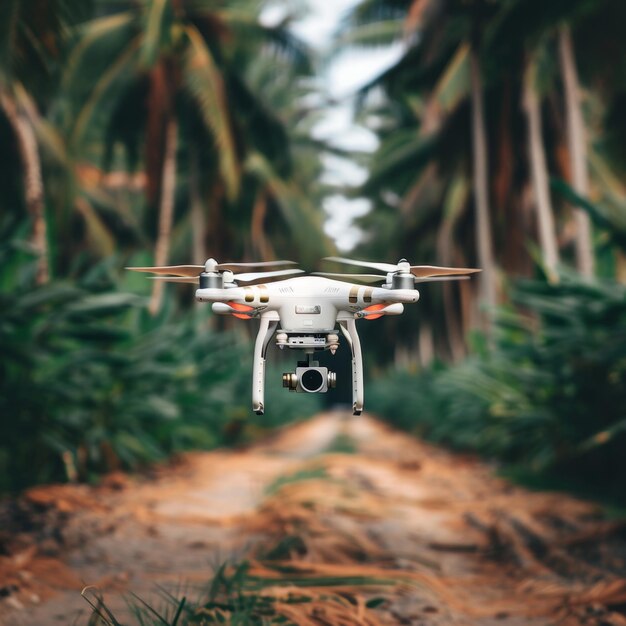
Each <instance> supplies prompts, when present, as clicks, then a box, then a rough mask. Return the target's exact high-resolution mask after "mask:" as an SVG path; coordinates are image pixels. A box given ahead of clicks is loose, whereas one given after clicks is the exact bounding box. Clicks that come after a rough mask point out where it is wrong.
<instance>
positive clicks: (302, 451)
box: [0, 413, 626, 626]
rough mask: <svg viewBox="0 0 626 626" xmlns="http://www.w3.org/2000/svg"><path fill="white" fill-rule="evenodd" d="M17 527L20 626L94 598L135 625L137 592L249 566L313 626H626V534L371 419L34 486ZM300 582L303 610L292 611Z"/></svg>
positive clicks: (12, 556)
mask: <svg viewBox="0 0 626 626" xmlns="http://www.w3.org/2000/svg"><path fill="white" fill-rule="evenodd" d="M4 515H5V517H7V516H8V518H10V524H11V525H13V526H14V527H15V526H17V525H20V524H21V525H22V526H23V527H25V530H26V531H27V532H24V533H22V534H15V532H14V533H5V536H4V537H3V536H2V534H0V547H2V545H4V546H5V552H6V553H7V554H5V556H0V623H2V624H6V625H10V626H31V625H32V626H35V625H37V626H48V625H50V626H53V625H59V624H61V625H66V624H67V625H70V624H79V625H80V624H86V623H87V621H88V616H89V615H90V610H89V607H88V605H87V604H86V602H85V600H84V599H83V598H81V596H80V593H79V592H80V589H81V588H82V587H84V586H85V585H94V586H96V587H97V588H98V589H100V590H102V592H103V594H104V597H105V600H106V602H107V605H108V606H109V607H110V608H111V609H112V610H113V611H114V612H115V614H116V616H117V617H118V619H119V620H120V621H121V622H123V623H125V624H135V623H136V622H134V621H133V620H132V618H131V617H130V614H129V611H128V609H127V606H126V603H125V601H124V599H123V593H124V592H128V591H129V590H132V591H133V592H135V593H137V594H139V595H140V596H141V597H142V598H145V599H148V600H149V601H150V602H151V603H153V602H157V600H156V599H155V597H156V596H155V589H156V586H157V585H160V586H161V587H162V588H165V589H168V590H170V591H171V592H172V593H174V595H180V593H179V592H180V591H181V589H183V588H184V589H186V590H187V595H188V596H189V597H194V596H195V595H199V594H200V592H199V590H197V589H196V587H202V586H204V587H206V585H207V584H208V582H209V581H210V579H211V578H212V572H214V571H215V570H216V569H217V568H218V567H219V565H220V564H222V563H223V562H225V561H229V562H233V563H236V562H240V561H242V560H243V559H246V560H248V561H249V562H250V574H251V575H252V576H255V577H256V578H255V580H260V579H261V578H263V579H264V580H266V589H265V591H264V594H265V595H266V596H271V597H272V598H273V599H274V600H273V601H274V603H275V608H274V609H273V610H277V611H279V612H281V611H282V613H281V614H282V615H285V616H288V617H290V618H291V619H292V621H293V622H294V623H298V624H364V625H367V624H372V625H374V624H423V625H427V624H428V625H430V624H433V625H434V624H437V625H439V624H441V625H448V624H484V625H490V624H507V625H512V626H513V625H518V624H596V625H598V626H600V625H608V624H616V625H618V624H626V564H625V559H626V532H625V531H624V526H623V525H622V524H618V523H614V522H607V521H605V520H604V519H603V517H602V514H601V511H600V510H599V509H598V508H597V507H595V506H594V505H591V504H588V503H584V502H580V501H577V500H575V499H573V498H570V497H568V496H564V495H562V494H550V493H532V492H528V491H525V490H523V489H521V488H518V487H513V486H511V485H509V484H508V483H506V482H505V481H503V480H500V479H498V478H495V477H494V476H493V472H492V471H491V469H490V468H489V467H488V466H486V465H484V464H482V463H479V462H477V461H475V460H472V459H469V458H465V457H460V456H458V455H457V456H455V455H452V454H450V453H447V452H444V451H442V450H440V449H437V448H434V447H432V446H428V445H426V444H424V443H422V442H419V441H416V440H414V439H413V438H410V437H408V436H406V435H403V434H401V433H398V432H395V431H392V430H390V429H388V428H387V427H385V426H384V425H382V424H380V423H378V422H376V421H374V420H372V419H370V418H368V417H360V418H352V417H348V416H346V415H343V414H340V413H328V414H322V415H320V416H318V417H316V418H315V419H312V420H310V421H308V422H306V423H303V424H300V425H297V426H294V427H291V428H289V429H286V430H285V431H283V432H282V433H280V434H278V435H277V436H276V437H275V438H273V439H272V440H271V441H266V442H264V443H262V444H259V445H256V446H253V447H251V448H249V449H247V450H243V451H216V452H212V453H194V454H188V455H185V457H184V458H183V459H182V460H181V461H180V462H179V463H177V464H176V465H174V466H171V465H170V466H166V467H163V468H160V469H158V470H157V471H156V472H155V476H154V477H152V478H150V479H145V478H144V479H139V478H133V479H131V478H128V477H125V476H112V477H109V479H108V480H106V481H105V483H104V485H103V486H101V487H99V488H97V489H94V488H88V487H81V486H65V487H43V488H37V489H34V490H32V491H30V492H29V493H27V494H26V495H25V497H24V498H23V499H22V500H21V501H20V502H19V503H17V504H14V505H12V506H11V507H8V509H6V510H5V513H4ZM3 540H4V544H3ZM286 565H288V567H286ZM267 580H269V581H270V583H271V584H269V583H267ZM322 581H323V582H322ZM329 581H330V582H329ZM333 581H334V582H333ZM255 584H256V583H255ZM303 585H306V589H307V591H306V593H307V594H308V597H307V602H306V604H302V605H298V604H293V602H292V600H293V599H292V600H290V602H287V601H286V598H292V596H293V594H294V589H296V586H298V587H297V588H298V589H302V588H303ZM322 586H324V591H321V590H320V589H321V588H322ZM298 593H300V594H303V593H305V592H304V591H298ZM222 604H223V603H222ZM224 606H225V605H224ZM273 606H274V605H273ZM276 607H278V608H276ZM215 610H216V611H217V610H218V609H215ZM219 610H220V611H223V610H226V609H219ZM298 610H299V611H300V613H298V612H297V611H298ZM206 623H213V622H210V621H207V622H206ZM259 623H260V622H259ZM268 623H269V622H268Z"/></svg>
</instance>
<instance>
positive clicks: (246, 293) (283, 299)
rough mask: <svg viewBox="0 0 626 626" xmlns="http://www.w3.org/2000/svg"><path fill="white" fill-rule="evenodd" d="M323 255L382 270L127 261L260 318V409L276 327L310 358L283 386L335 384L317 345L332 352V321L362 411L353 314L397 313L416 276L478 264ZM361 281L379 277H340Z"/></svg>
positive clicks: (223, 309)
mask: <svg viewBox="0 0 626 626" xmlns="http://www.w3.org/2000/svg"><path fill="white" fill-rule="evenodd" d="M328 260H332V261H336V262H340V263H349V264H355V265H362V266H365V267H370V268H374V269H376V270H379V271H383V272H385V274H383V275H379V274H326V276H330V277H333V278H341V279H342V280H334V279H331V278H324V277H322V276H299V277H297V278H288V279H286V280H279V281H277V282H273V283H267V284H266V283H261V284H255V285H251V286H239V284H238V283H240V282H244V283H245V282H253V281H257V280H260V279H263V278H277V277H279V276H285V275H291V274H300V273H302V271H301V270H294V269H289V270H281V271H274V272H257V273H250V274H233V272H232V270H233V268H237V267H240V266H249V265H255V266H259V265H261V266H268V265H287V264H291V262H289V261H276V262H268V263H250V264H248V263H245V264H244V263H224V264H219V263H217V262H216V261H215V260H214V259H209V260H208V261H207V262H206V263H205V265H204V266H198V265H183V266H171V267H153V268H147V267H140V268H128V269H133V270H136V271H147V272H153V273H156V274H170V275H173V276H155V277H153V278H155V279H157V280H166V281H170V282H190V283H197V284H199V288H198V289H197V291H196V299H197V300H198V301H200V302H211V303H212V308H213V311H214V312H215V313H217V314H220V315H233V316H235V317H238V318H241V319H252V318H259V319H260V327H259V331H258V334H257V339H256V342H255V347H254V362H253V372H252V408H253V410H254V411H255V412H256V413H257V414H258V415H262V414H263V413H264V411H265V404H264V389H265V359H266V354H267V348H268V346H269V344H270V341H271V340H272V337H273V336H274V334H275V333H276V344H277V346H278V347H279V348H281V349H283V348H285V347H286V348H290V349H297V350H302V351H304V353H305V355H306V357H307V360H306V361H299V362H298V367H297V368H296V371H295V372H293V373H286V374H283V386H284V387H286V388H288V389H289V390H290V391H296V392H304V393H319V392H325V391H328V388H329V387H334V385H335V381H336V375H335V373H334V372H330V371H328V368H325V367H319V363H318V362H317V361H315V360H314V355H315V353H316V352H321V351H324V350H329V351H330V352H331V353H332V354H335V352H336V350H337V348H338V346H339V335H338V334H337V324H339V328H340V330H341V332H342V334H343V335H344V337H345V340H346V342H347V343H348V345H349V346H350V349H351V352H352V409H353V413H354V414H355V415H358V414H360V413H361V411H362V410H363V360H362V356H361V344H360V341H359V335H358V333H357V328H356V320H358V319H370V320H373V319H377V318H379V317H382V316H383V315H400V314H401V313H402V312H403V311H404V304H409V303H413V302H417V301H418V300H419V295H420V294H419V291H417V289H415V283H419V282H431V281H434V280H462V279H466V278H467V274H470V273H474V272H477V271H479V270H475V269H466V268H442V267H433V266H411V265H409V263H408V262H407V261H405V260H404V259H402V260H401V261H400V262H399V263H398V264H397V265H391V264H387V263H369V262H363V261H351V260H349V259H340V258H335V257H331V258H329V259H328ZM350 279H352V280H359V281H363V282H367V283H377V282H384V284H383V285H382V286H381V287H371V286H369V285H363V284H357V283H352V282H345V281H346V280H350Z"/></svg>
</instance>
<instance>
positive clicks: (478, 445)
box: [368, 275, 626, 485]
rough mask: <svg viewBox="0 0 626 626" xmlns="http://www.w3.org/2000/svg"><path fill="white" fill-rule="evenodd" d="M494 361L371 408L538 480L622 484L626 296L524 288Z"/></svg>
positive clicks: (596, 287)
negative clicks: (566, 477) (551, 474)
mask: <svg viewBox="0 0 626 626" xmlns="http://www.w3.org/2000/svg"><path fill="white" fill-rule="evenodd" d="M511 298H512V301H513V303H514V304H515V305H517V307H519V310H520V311H522V312H521V313H516V312H512V311H511V310H503V311H501V313H500V315H499V318H498V324H497V331H498V335H497V341H496V346H495V349H494V350H493V351H492V352H485V353H484V354H479V355H475V356H473V357H471V358H470V359H468V360H466V361H465V362H463V363H461V364H460V365H457V366H452V367H450V368H447V369H440V370H436V369H433V370H431V371H427V372H424V373H422V374H420V375H417V376H413V375H409V374H407V373H399V374H398V373H394V374H393V375H391V376H389V377H388V378H387V379H385V380H379V381H375V382H374V383H373V384H372V385H370V387H369V388H368V406H369V407H370V408H371V409H372V410H373V411H375V412H377V413H379V414H380V415H381V416H384V417H387V418H388V419H390V421H391V422H392V423H393V424H394V425H396V426H399V427H401V428H404V429H406V430H410V431H414V432H418V433H420V434H422V435H425V436H427V437H429V438H431V439H433V440H435V441H441V442H445V443H449V444H451V445H453V446H454V447H457V448H461V449H466V450H476V451H478V452H480V453H483V454H485V455H488V456H491V457H495V458H499V459H502V460H503V461H505V462H507V463H513V464H519V465H522V466H525V467H527V468H528V469H530V470H532V471H541V472H545V471H549V470H554V469H557V468H558V469H559V470H561V471H562V470H567V471H568V472H571V474H572V475H577V476H578V477H586V478H590V479H595V480H600V479H602V481H603V482H604V484H606V483H609V482H613V483H614V484H615V485H617V484H618V483H619V482H620V481H621V482H622V483H623V480H624V478H625V477H626V462H625V460H624V455H623V446H624V444H625V443H626V288H625V287H624V286H622V285H618V284H615V283H612V282H602V281H594V282H589V281H583V280H581V279H580V278H578V277H576V276H573V275H564V276H563V277H562V280H561V282H560V284H558V285H549V284H547V283H545V282H543V281H522V282H518V283H516V284H515V286H514V287H513V289H512V293H511Z"/></svg>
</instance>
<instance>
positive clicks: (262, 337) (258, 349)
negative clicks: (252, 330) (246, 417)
mask: <svg viewBox="0 0 626 626" xmlns="http://www.w3.org/2000/svg"><path fill="white" fill-rule="evenodd" d="M277 326H278V322H270V320H269V319H268V318H266V317H265V318H264V317H262V318H261V325H260V326H259V332H258V334H257V336H256V342H255V344H254V363H253V364H252V410H253V411H254V412H255V413H256V414H257V415H263V413H264V412H265V405H264V402H265V355H266V354H267V346H268V345H269V342H270V339H271V338H272V335H273V334H274V331H275V330H276V327H277Z"/></svg>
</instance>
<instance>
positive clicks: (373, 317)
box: [363, 304, 387, 320]
mask: <svg viewBox="0 0 626 626" xmlns="http://www.w3.org/2000/svg"><path fill="white" fill-rule="evenodd" d="M386 306H387V305H386V304H372V306H368V307H366V308H365V309H363V310H364V311H380V310H382V309H384V308H385V307H386ZM383 315H384V313H380V314H379V315H366V316H365V319H366V320H377V319H378V318H379V317H382V316H383Z"/></svg>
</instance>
